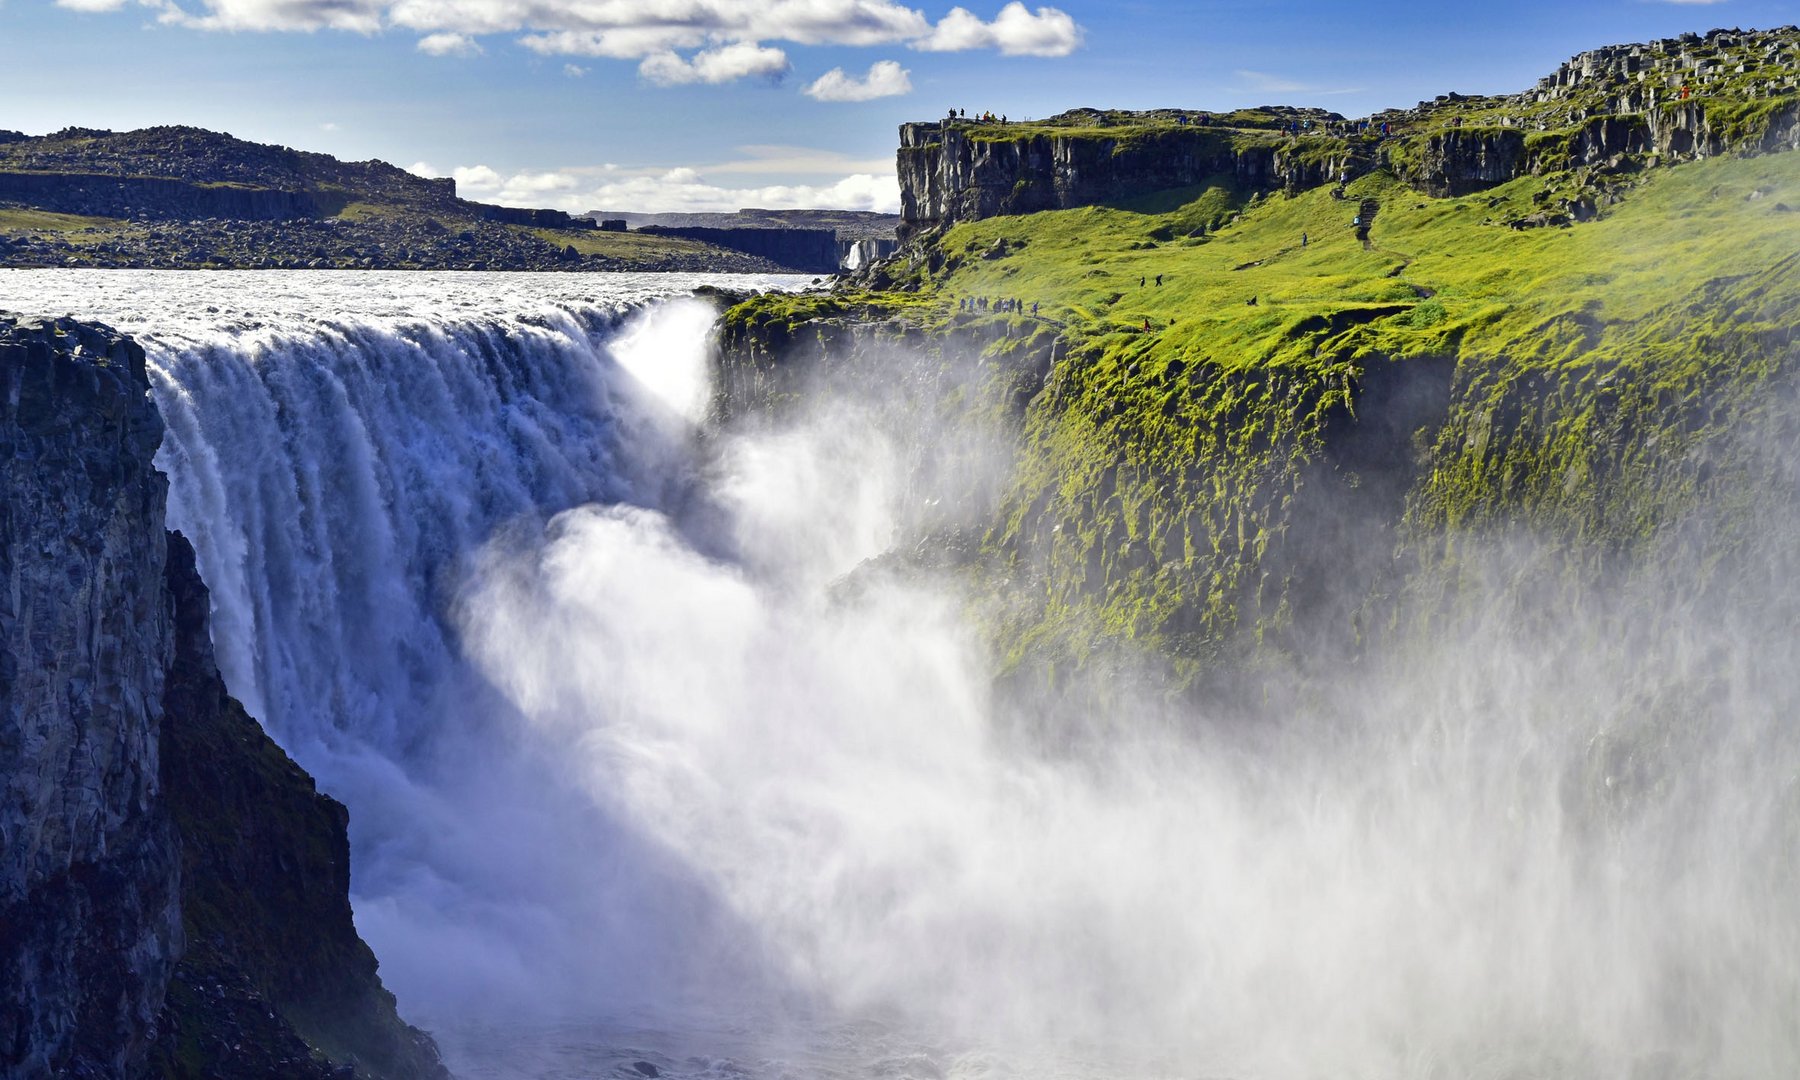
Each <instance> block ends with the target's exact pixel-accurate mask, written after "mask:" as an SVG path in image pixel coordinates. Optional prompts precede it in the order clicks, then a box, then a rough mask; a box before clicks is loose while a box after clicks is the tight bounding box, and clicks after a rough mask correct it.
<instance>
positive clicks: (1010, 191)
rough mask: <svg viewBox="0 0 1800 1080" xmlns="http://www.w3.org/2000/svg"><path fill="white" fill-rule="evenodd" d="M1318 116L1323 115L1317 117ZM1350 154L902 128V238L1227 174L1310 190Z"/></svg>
mask: <svg viewBox="0 0 1800 1080" xmlns="http://www.w3.org/2000/svg"><path fill="white" fill-rule="evenodd" d="M1322 115H1323V114H1322ZM1349 157H1350V151H1349V150H1348V148H1343V147H1337V148H1333V147H1322V146H1321V145H1320V144H1319V143H1318V142H1317V141H1316V140H1298V139H1296V140H1293V141H1291V142H1281V141H1277V140H1273V139H1271V138H1263V137H1260V136H1239V135H1234V134H1233V133H1231V132H1229V131H1224V130H1220V129H1217V128H1212V127H1200V126H1191V127H1190V126H1179V127H1162V128H1157V129H1151V130H1140V129H1135V128H1130V127H1122V128H1120V129H1119V130H1118V131H1116V132H1111V131H1107V130H1106V129H1103V128H1101V129H1095V128H1072V129H1071V130H1069V131H1067V132H1059V131H1056V130H1054V129H1041V128H1037V127H1035V126H1033V127H1024V126H1022V127H1020V128H1019V129H1018V131H1017V132H1016V133H1010V132H1008V131H1007V129H1006V128H1004V127H1001V128H999V129H993V128H982V127H977V126H974V125H970V124H967V123H962V122H958V121H951V120H943V121H937V122H934V123H929V124H903V125H901V127H900V152H899V158H898V161H897V166H896V167H897V169H898V172H899V178H900V204H901V209H900V217H901V224H900V235H901V238H902V239H906V238H908V237H911V236H913V235H916V234H917V233H919V232H922V231H927V230H931V229H936V228H940V227H944V226H949V225H954V224H956V223H957V222H959V221H976V220H979V219H981V218H986V217H993V216H995V215H998V214H1028V213H1033V212H1035V211H1039V210H1063V209H1068V208H1069V207H1074V206H1087V205H1091V204H1094V203H1103V202H1108V201H1111V200H1115V199H1129V198H1133V197H1136V196H1140V195H1144V194H1147V193H1149V192H1153V191H1163V190H1167V189H1170V188H1179V187H1187V186H1190V185H1193V184H1199V183H1201V182H1203V181H1207V180H1211V179H1218V178H1221V177H1228V178H1231V179H1233V180H1235V181H1236V182H1238V183H1240V184H1243V185H1245V186H1247V187H1251V188H1262V189H1267V188H1280V187H1302V186H1304V187H1311V186H1315V185H1318V184H1322V183H1325V182H1326V181H1327V179H1331V178H1335V177H1337V176H1338V175H1339V174H1340V173H1341V172H1342V171H1343V170H1344V168H1345V167H1346V166H1347V164H1348V161H1349Z"/></svg>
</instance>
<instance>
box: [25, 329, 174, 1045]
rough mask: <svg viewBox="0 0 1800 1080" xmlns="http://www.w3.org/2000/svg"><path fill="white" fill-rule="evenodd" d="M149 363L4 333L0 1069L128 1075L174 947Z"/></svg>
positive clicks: (78, 344)
mask: <svg viewBox="0 0 1800 1080" xmlns="http://www.w3.org/2000/svg"><path fill="white" fill-rule="evenodd" d="M147 386H148V384H147V381H146V375H145V371H144V354H143V352H142V351H141V350H139V349H138V348H137V347H136V346H135V345H134V344H132V343H130V342H129V341H127V340H125V339H123V338H121V337H119V336H117V335H115V334H111V333H108V332H105V331H102V330H97V329H92V328H88V327H84V326H80V325H77V324H74V323H72V322H68V321H59V322H49V323H20V322H17V321H14V320H12V319H5V318H0V491H4V492H5V498H4V499H3V500H0V1074H4V1075H6V1076H8V1077H40V1076H119V1075H122V1074H124V1073H125V1072H126V1071H128V1070H129V1069H130V1068H131V1067H132V1066H133V1065H135V1064H137V1063H139V1062H141V1061H142V1059H143V1055H144V1053H145V1051H146V1050H147V1049H148V1047H149V1044H150V1042H151V1040H152V1038H153V1037H154V1032H155V1029H154V1020H155V1017H156V1015H157V1012H158V1011H159V1010H160V1009H161V1007H162V1003H163V994H164V988H165V987H166V986H167V984H168V979H169V974H170V971H171V969H172V968H173V966H174V963H175V960H176V957H177V956H178V954H179V952H180V948H181V934H180V918H179V911H180V908H179V903H178V882H179V854H178V850H177V846H176V839H175V832H174V829H173V828H172V825H171V819H170V815H169V810H168V806H167V802H166V799H165V797H164V792H163V791H162V789H161V785H160V782H159V779H158V777H159V760H158V738H157V732H158V728H159V725H160V724H161V722H162V699H163V680H164V671H165V670H166V668H167V666H168V661H169V656H170V650H171V646H172V625H171V620H170V618H169V613H168V610H167V607H166V605H165V603H164V597H163V582H162V566H163V563H164V560H165V544H164V539H163V530H162V524H161V523H162V513H163V500H164V496H165V492H166V486H165V481H164V479H163V477H162V476H161V474H159V473H157V472H156V470H155V469H154V467H152V465H151V463H150V459H151V455H152V454H154V453H155V451H156V447H157V445H158V443H159V442H160V441H161V438H162V421H161V419H160V417H158V415H157V413H156V409H155V407H154V406H153V405H152V404H151V403H150V400H149V398H148V396H147V394H146V390H147Z"/></svg>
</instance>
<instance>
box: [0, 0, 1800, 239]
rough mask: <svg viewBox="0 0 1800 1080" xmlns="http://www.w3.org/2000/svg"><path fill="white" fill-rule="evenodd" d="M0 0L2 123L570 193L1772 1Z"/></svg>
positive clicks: (710, 197) (714, 195)
mask: <svg viewBox="0 0 1800 1080" xmlns="http://www.w3.org/2000/svg"><path fill="white" fill-rule="evenodd" d="M962 2H963V3H966V4H968V5H969V6H967V7H964V6H958V5H957V4H956V3H955V2H944V3H930V4H927V5H926V6H920V7H914V6H910V2H909V0H760V2H758V0H0V55H4V56H5V57H6V60H5V62H4V63H0V129H4V128H10V129H15V130H20V131H24V132H27V133H30V134H42V133H45V132H48V131H54V130H56V129H59V128H62V127H67V126H71V125H73V126H80V127H94V128H112V129H116V130H124V129H130V128H137V127H146V126H150V125H153V124H193V125H196V126H199V127H205V128H211V129H214V130H219V131H228V132H230V133H231V134H233V135H236V136H238V137H240V138H245V139H251V140H254V141H257V142H271V143H280V144H284V145H288V146H293V147H297V148H300V149H304V150H315V151H320V152H323V153H328V154H333V155H336V156H338V157H340V158H345V159H353V160H363V159H367V158H381V159H382V160H385V161H391V162H393V163H395V164H397V165H401V166H404V167H408V168H411V169H413V170H414V171H416V172H420V173H423V174H428V175H436V176H454V177H456V179H457V185H458V191H459V192H460V193H461V194H463V195H464V196H466V197H469V198H475V199H481V200H484V201H489V202H500V203H506V204H510V205H516V206H548V207H557V208H560V209H565V210H570V211H575V212H584V211H588V210H601V209H604V210H633V211H672V210H689V211H699V210H733V209H737V208H739V207H743V206H760V207H777V208H778V207H798V206H819V207H837V208H845V209H864V210H884V211H893V210H896V209H897V208H898V203H899V195H898V189H897V187H896V185H895V181H894V148H895V146H896V145H897V135H896V128H897V127H898V125H899V124H901V123H903V122H905V121H909V120H931V119H935V118H937V117H939V116H942V115H943V114H944V113H945V111H947V110H948V109H950V108H964V109H967V110H969V111H970V112H971V113H975V112H977V111H981V110H991V111H993V112H995V113H998V114H1005V115H1007V116H1009V117H1011V118H1033V117H1043V116H1049V115H1052V114H1054V113H1057V112H1061V111H1063V110H1065V109H1070V108H1077V107H1081V106H1095V107H1104V108H1159V107H1181V108H1191V109H1217V110H1225V109H1232V108H1238V107H1243V106H1249V105H1260V104H1293V105H1316V106H1319V107H1322V108H1327V109H1332V110H1335V111H1337V112H1341V113H1343V114H1344V115H1346V116H1361V115H1367V114H1368V113H1371V112H1374V111H1376V110H1379V109H1382V108H1388V107H1405V106H1410V105H1412V104H1415V103H1416V102H1418V101H1420V100H1422V99H1425V98H1430V97H1434V96H1436V95H1437V94H1441V93H1445V92H1447V91H1452V90H1454V91H1458V92H1461V93H1467V94H1473V93H1509V92H1513V91H1518V90H1524V89H1526V88H1528V87H1530V86H1531V85H1532V84H1533V83H1535V82H1536V80H1537V79H1538V78H1540V77H1541V76H1543V75H1546V74H1548V73H1549V72H1550V71H1552V70H1554V69H1555V67H1556V65H1557V64H1559V63H1561V62H1562V61H1563V60H1565V59H1567V58H1568V57H1569V56H1571V55H1573V54H1575V53H1577V52H1580V51H1582V50H1584V49H1589V48H1595V47H1598V46H1601V45H1608V44H1618V43H1623V42H1632V41H1644V40H1650V39H1653V38H1660V37H1672V36H1674V35H1676V34H1679V33H1681V32H1683V31H1688V30H1693V31H1700V32H1704V31H1705V30H1707V29H1710V28H1712V27H1716V26H1724V27H1743V28H1746V29H1749V28H1752V27H1754V28H1768V27H1774V26H1785V25H1790V24H1793V23H1796V22H1800V0H1711V2H1706V0H1685V2H1682V0H1515V2H1510V3H1509V2H1504V0H1495V2H1486V3H1471V2H1467V0H1441V2H1437V3H1427V2H1421V0H1396V2H1387V3H1373V2H1362V3H1358V2H1354V0H1266V2H1252V0H1211V2H1199V0H1190V2H1181V3H1160V4H1158V3H1144V2H1136V0H1122V2H1108V0H1056V2H1055V3H1054V4H1044V5H1039V4H1037V3H1035V2H1031V3H1020V2H1018V0H1012V2H1004V3H1003V2H1000V0H962Z"/></svg>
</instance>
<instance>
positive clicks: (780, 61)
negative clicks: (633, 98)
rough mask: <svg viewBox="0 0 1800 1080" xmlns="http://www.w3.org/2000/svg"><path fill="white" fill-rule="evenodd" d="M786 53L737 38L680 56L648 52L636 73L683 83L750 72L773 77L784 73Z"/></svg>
mask: <svg viewBox="0 0 1800 1080" xmlns="http://www.w3.org/2000/svg"><path fill="white" fill-rule="evenodd" d="M789 66H790V65H789V64H788V58H787V53H784V52H782V51H781V50H780V49H775V48H769V47H767V46H763V45H758V44H756V43H755V42H753V41H739V42H736V43H734V44H731V45H722V46H720V47H718V48H716V49H703V50H701V51H700V52H697V53H695V54H694V55H693V58H692V59H689V60H683V59H682V58H681V57H680V56H678V55H676V54H675V53H673V52H659V53H651V54H650V55H649V56H646V57H644V61H643V63H641V64H639V65H638V74H639V75H642V76H643V77H644V78H646V79H648V80H650V81H651V82H653V83H656V84H658V85H660V86H678V85H681V84H684V83H726V82H735V81H736V80H738V79H742V78H747V77H749V76H752V75H760V76H764V77H766V78H771V79H777V78H780V77H781V76H783V75H785V74H787V71H788V67H789Z"/></svg>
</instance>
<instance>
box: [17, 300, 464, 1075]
mask: <svg viewBox="0 0 1800 1080" xmlns="http://www.w3.org/2000/svg"><path fill="white" fill-rule="evenodd" d="M148 391H149V382H148V377H147V374H146V371H145V366H144V354H143V352H142V350H140V349H139V348H138V347H137V346H136V345H135V344H134V343H132V342H131V341H130V340H129V339H127V338H124V337H122V336H120V335H118V334H116V333H114V332H112V331H110V330H107V329H105V328H102V327H96V326H90V325H85V324H81V323H78V322H75V321H73V320H68V319H62V320H55V321H36V322H30V321H20V320H17V319H14V318H11V317H6V316H0V492H4V495H5V498H4V499H3V500H0V841H3V842H0V1076H5V1077H7V1078H8V1080H14V1078H18V1080H36V1078H38V1077H50V1076H71V1077H90V1076H91V1077H127V1076H142V1075H160V1076H170V1077H194V1078H198V1077H207V1078H209V1080H210V1078H225V1080H232V1078H243V1080H248V1078H251V1077H257V1078H264V1077H266V1078H269V1080H274V1078H277V1077H282V1078H290V1077H298V1078H306V1077H313V1076H317V1077H319V1078H321V1080H323V1078H325V1077H338V1078H340V1080H341V1078H343V1077H348V1076H353V1075H354V1076H365V1077H374V1078H383V1080H413V1078H420V1080H435V1078H438V1077H442V1076H443V1075H444V1073H443V1070H442V1067H441V1066H440V1065H439V1064H438V1062H437V1056H436V1052H435V1049H434V1048H433V1047H432V1045H431V1042H430V1040H429V1038H427V1037H426V1036H424V1035H423V1034H421V1033H419V1032H418V1031H416V1030H414V1029H412V1028H409V1027H407V1026H406V1025H405V1024H404V1023H403V1022H401V1021H400V1019H399V1018H398V1016H397V1015H396V1013H395V1010H394V1001H393V998H392V996H391V995H389V994H387V992H386V991H385V990H383V989H382V987H381V984H380V981H379V980H378V979H377V977H376V974H375V958H374V956H373V955H372V954H371V953H370V952H369V950H368V947H367V946H366V945H364V944H363V942H362V941H361V940H360V939H359V938H358V937H357V935H356V932H355V928H354V926H353V924H352V922H351V915H350V907H349V894H348V887H349V865H350V864H349V845H348V841H347V839H346V833H345V824H346V815H345V812H344V809H343V807H341V806H339V805H338V804H337V803H335V802H332V801H331V800H330V799H327V798H325V797H323V796H321V795H319V794H318V793H317V791H316V790H315V789H314V787H313V784H312V781H311V779H310V778H309V777H307V776H306V774H305V773H304V772H302V771H301V770H300V769H299V767H298V766H296V765H294V764H293V762H292V761H290V760H288V758H287V757H286V755H285V754H283V753H282V752H281V750H280V749H279V748H277V747H276V746H275V745H274V743H272V742H271V741H270V740H269V739H268V737H267V736H266V735H264V734H263V733H262V731H261V730H260V729H259V728H258V726H257V724H256V722H255V721H254V720H252V719H251V718H250V717H248V716H247V715H245V713H244V712H243V709H242V708H241V707H240V706H239V705H238V704H237V702H235V701H234V700H232V699H231V698H230V697H229V696H228V695H227V694H226V692H225V687H224V684H223V681H222V680H221V678H220V676H219V673H218V669H217V667H216V666H215V664H214V663H213V658H212V650H211V643H210V637H209V635H208V631H207V612H208V609H209V600H208V598H207V595H206V591H205V587H204V585H202V584H201V582H200V580H199V577H198V575H197V574H196V573H195V570H194V565H193V555H192V551H191V549H190V548H189V547H188V545H187V543H186V541H185V540H183V539H181V538H180V537H179V536H174V537H171V536H169V535H168V534H166V533H165V532H164V529H163V516H164V502H165V497H166V493H167V487H166V481H165V479H164V477H163V476H162V475H161V474H160V473H159V472H157V471H156V468H155V466H154V464H153V461H152V458H153V455H154V454H155V452H156V448H157V446H158V444H159V443H160V441H161V438H162V421H161V419H160V417H159V416H158V414H157V412H156V409H155V406H154V405H153V404H152V402H151V400H150V397H149V392H148ZM346 1069H347V1070H348V1071H346Z"/></svg>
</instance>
